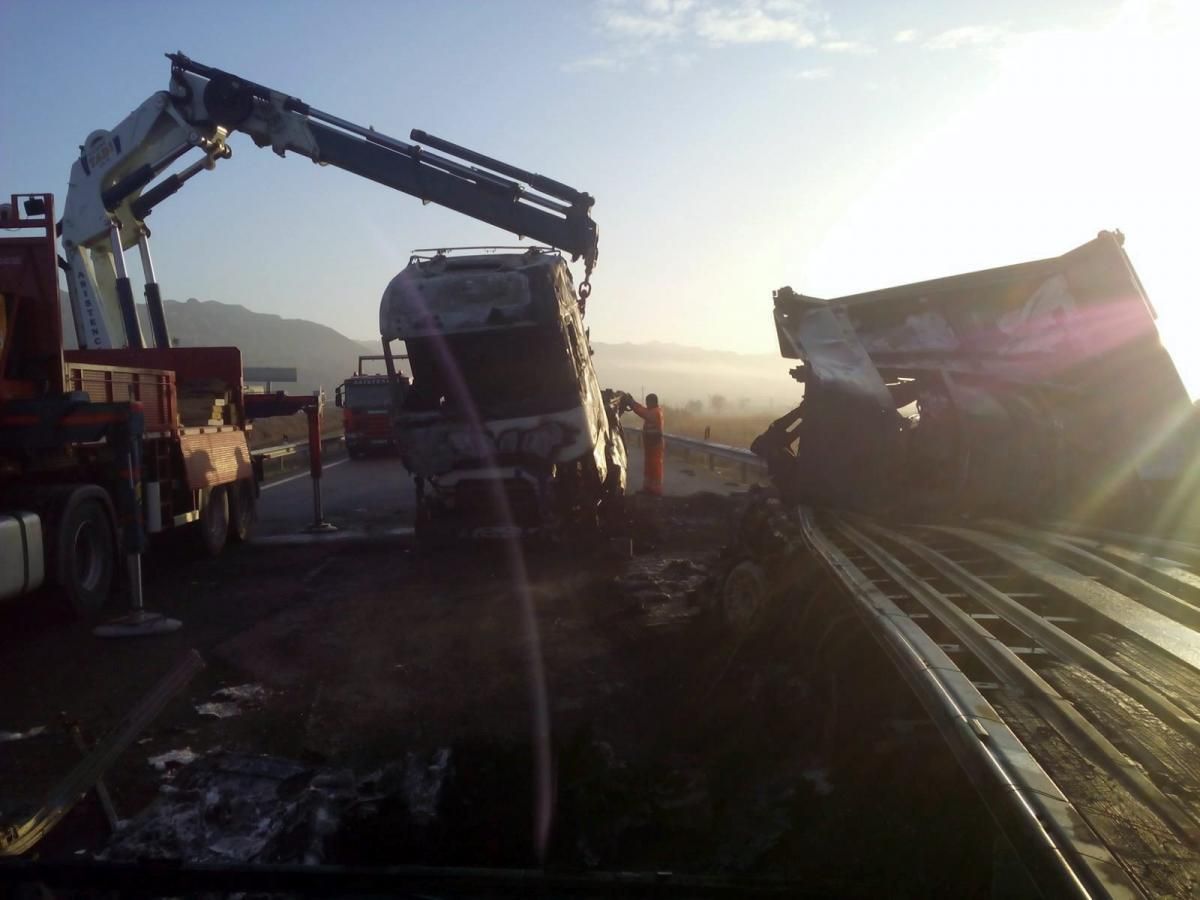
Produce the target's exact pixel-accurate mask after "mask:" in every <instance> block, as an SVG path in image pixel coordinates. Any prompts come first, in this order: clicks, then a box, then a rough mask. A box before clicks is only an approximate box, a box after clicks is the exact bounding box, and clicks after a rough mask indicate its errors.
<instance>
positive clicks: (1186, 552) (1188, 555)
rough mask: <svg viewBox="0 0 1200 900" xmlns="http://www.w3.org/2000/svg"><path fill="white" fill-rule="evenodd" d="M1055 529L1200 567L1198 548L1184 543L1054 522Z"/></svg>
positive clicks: (1199, 549) (1199, 547)
mask: <svg viewBox="0 0 1200 900" xmlns="http://www.w3.org/2000/svg"><path fill="white" fill-rule="evenodd" d="M1054 525H1055V527H1056V528H1057V529H1059V530H1061V531H1063V532H1066V533H1068V534H1075V535H1078V536H1080V537H1084V538H1092V539H1093V540H1103V541H1111V542H1113V543H1114V544H1117V545H1119V546H1124V547H1129V548H1139V549H1140V550H1141V551H1142V552H1151V551H1153V553H1154V555H1155V556H1165V557H1174V558H1177V559H1178V560H1179V561H1180V562H1186V563H1190V564H1191V565H1200V546H1198V545H1196V544H1189V543H1186V542H1185V541H1175V540H1170V539H1168V538H1157V537H1153V536H1147V535H1141V534H1130V533H1129V532H1127V531H1114V530H1112V529H1109V528H1091V527H1088V526H1084V525H1078V524H1076V523H1074V522H1056V523H1054Z"/></svg>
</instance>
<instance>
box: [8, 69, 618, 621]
mask: <svg viewBox="0 0 1200 900" xmlns="http://www.w3.org/2000/svg"><path fill="white" fill-rule="evenodd" d="M168 58H169V59H170V61H171V74H170V81H169V85H168V89H167V90H165V91H159V92H156V93H155V94H153V95H152V96H151V97H150V98H149V99H147V100H146V101H145V102H144V103H142V104H141V105H140V106H139V107H138V108H137V109H135V110H134V111H133V112H132V113H130V114H129V115H128V116H127V117H126V118H125V119H124V120H122V121H121V122H120V123H119V124H118V125H117V126H116V127H115V128H113V129H111V130H98V131H94V132H92V133H91V134H89V135H88V137H87V139H86V141H85V142H84V144H83V145H82V147H81V148H80V154H79V158H78V159H77V160H76V161H75V163H74V165H73V167H72V169H71V178H70V184H69V188H68V191H67V196H66V202H65V205H64V213H63V218H62V221H61V222H58V223H57V225H56V224H55V221H54V202H53V197H52V196H50V195H48V194H21V195H13V197H12V202H11V203H10V204H8V205H7V206H6V208H5V209H4V210H3V221H0V601H2V600H6V599H8V598H11V597H14V596H19V595H22V594H25V593H29V592H31V591H34V590H36V589H38V588H39V587H40V586H42V585H43V584H46V585H52V586H55V587H57V588H58V589H59V590H60V591H61V592H62V593H63V594H65V596H66V598H67V599H68V600H69V601H70V603H71V605H72V606H73V608H74V609H75V610H77V611H78V612H80V613H85V614H86V613H93V612H95V611H97V610H99V609H100V608H101V607H103V606H104V605H105V604H106V603H107V602H108V601H109V600H110V598H111V596H112V595H113V594H114V592H115V590H116V588H117V586H118V585H119V584H120V583H121V582H122V580H123V578H124V580H125V581H126V583H127V587H129V589H130V591H131V593H133V594H134V596H137V591H138V590H140V585H135V584H134V583H133V582H135V581H136V579H137V577H138V575H137V573H138V572H139V571H140V569H139V568H138V566H136V565H134V564H133V562H134V561H136V560H138V559H140V556H139V554H140V553H141V551H142V550H143V548H144V546H145V543H146V534H147V532H151V533H152V532H155V531H158V530H163V529H166V528H169V527H172V526H174V525H184V524H190V523H193V522H199V523H200V525H199V526H198V527H199V528H200V532H201V536H202V537H203V538H204V542H205V544H206V545H207V546H208V547H209V548H210V549H214V550H215V549H219V547H220V545H222V544H223V543H224V541H225V539H226V538H227V537H230V536H232V537H239V536H243V535H244V533H245V530H246V528H248V526H249V521H250V519H251V518H252V515H253V499H254V496H255V493H256V478H255V472H254V466H253V461H252V459H251V456H250V453H249V449H248V445H247V441H246V430H247V423H248V421H249V419H250V418H252V417H253V415H254V411H253V410H252V409H248V408H247V405H246V404H247V403H252V402H253V398H252V399H251V400H247V397H246V395H245V394H244V393H243V391H242V370H241V357H240V354H239V352H238V350H237V349H236V348H232V347H207V348H181V347H175V346H172V342H171V337H170V331H169V329H168V323H167V321H166V315H165V311H164V307H163V302H162V294H161V290H160V287H159V282H158V278H157V274H156V272H155V269H154V265H153V261H152V257H151V253H150V242H149V238H150V230H149V228H148V227H147V226H146V219H147V217H148V216H149V215H150V214H151V213H152V212H153V210H154V209H155V207H157V206H158V204H160V203H162V202H163V201H164V200H166V199H167V198H168V197H170V196H172V195H173V194H175V193H176V192H177V191H179V189H180V188H182V187H183V185H184V184H186V183H187V182H188V181H190V180H191V179H193V178H195V177H196V176H197V175H199V174H201V173H203V172H206V171H209V170H212V169H213V168H214V167H215V166H216V164H217V163H218V162H219V161H221V160H225V159H228V158H229V157H230V156H232V152H233V150H232V147H231V146H230V143H229V138H230V136H231V135H232V134H233V133H234V132H241V133H243V134H246V135H248V136H249V137H250V138H251V140H252V141H253V143H254V145H256V146H258V147H261V148H270V149H271V150H272V151H274V152H275V153H276V154H278V155H279V156H284V155H285V154H286V153H287V152H289V151H290V152H292V153H297V154H300V155H301V156H305V157H307V158H308V159H310V160H312V161H313V162H314V163H318V164H321V165H332V166H335V167H337V168H340V169H343V170H345V171H349V172H351V173H354V174H356V175H359V176H361V177H363V178H367V179H369V180H372V181H374V182H377V183H379V184H382V185H385V186H387V187H390V188H393V189H395V190H398V191H401V192H404V193H407V194H410V195H412V196H415V197H417V198H419V199H420V200H422V201H423V202H426V203H430V202H431V203H436V204H438V205H441V206H444V207H447V208H450V209H453V210H456V211H458V212H460V213H463V214H464V215H467V216H470V217H472V218H475V219H478V220H481V221H484V222H487V223H489V224H492V225H495V226H497V227H500V228H503V229H507V230H509V231H511V232H514V233H516V234H518V235H520V236H524V237H530V238H533V239H535V240H539V241H542V242H544V243H547V244H550V245H552V246H554V247H557V248H559V249H560V250H562V251H564V252H566V253H569V254H570V255H571V256H572V257H573V258H575V259H579V258H582V259H583V261H584V265H585V267H586V274H587V276H590V273H591V271H592V269H593V267H594V265H595V263H596V257H597V246H598V238H597V229H596V225H595V222H593V221H592V218H591V215H590V209H591V206H592V203H593V201H592V198H591V197H590V196H589V195H588V194H586V193H584V192H582V191H578V190H576V189H574V188H571V187H569V186H567V185H565V184H562V183H561V182H558V181H555V180H553V179H550V178H545V177H543V176H541V175H537V174H534V173H531V172H527V171H525V170H522V169H518V168H516V167H514V166H510V165H508V164H506V163H503V162H500V161H499V160H495V159H492V158H490V157H486V156H483V155H481V154H478V153H475V152H474V151H470V150H467V149H466V148H462V147H457V146H456V145H453V144H449V143H448V142H445V141H442V140H441V139H439V138H435V137H432V136H430V135H426V134H424V132H419V131H414V132H413V134H412V138H413V140H414V141H415V140H422V141H423V142H424V143H425V144H427V145H429V146H437V147H440V148H443V149H448V150H449V151H450V152H451V153H453V154H454V155H455V156H457V157H458V159H453V158H451V157H450V156H447V155H443V154H440V153H434V152H431V151H430V150H429V149H428V148H427V147H424V146H421V145H419V144H416V143H409V142H405V141H401V140H398V139H396V138H392V137H389V136H388V135H386V134H383V133H382V132H379V131H376V130H375V129H373V128H369V127H364V126H360V125H356V124H354V123H352V122H349V121H347V120H345V119H342V118H339V117H337V116H334V115H332V114H330V113H327V112H323V111H321V110H319V109H317V108H315V107H312V106H310V105H309V104H307V103H305V102H304V101H302V100H300V99H299V98H298V97H294V96H291V95H288V94H284V93H281V92H279V91H276V90H273V89H271V88H268V87H265V86H263V85H261V84H258V83H256V82H253V81H250V80H247V79H245V78H242V77H240V76H237V75H233V74H231V73H229V72H225V71H222V70H220V69H216V68H213V67H211V66H206V65H203V64H201V63H199V62H196V61H194V60H191V59H189V58H188V57H186V56H184V55H183V54H181V53H175V54H168ZM188 154H193V155H196V154H198V157H199V158H197V159H195V160H194V161H192V162H190V164H188V165H186V166H184V167H183V168H178V166H177V164H179V163H180V161H181V160H184V158H185V157H186V156H187V155H188ZM460 160H466V162H465V163H464V162H462V161H460ZM56 232H57V235H58V237H59V238H60V249H61V255H60V254H59V253H58V252H57V250H58V249H59V248H56V241H55V237H56ZM134 247H136V248H137V249H138V253H139V256H140V261H141V266H142V270H143V273H144V276H145V300H146V312H147V314H148V315H147V318H148V321H149V329H148V330H149V340H147V336H146V335H145V334H144V333H143V329H142V323H141V319H140V316H139V312H138V307H137V305H136V304H135V300H134V296H133V289H132V283H131V280H130V277H129V272H128V269H127V267H126V263H125V253H126V252H127V251H130V250H132V249H133V248H134ZM60 268H61V269H62V270H63V272H64V273H65V280H66V283H67V290H68V293H69V297H70V308H71V314H72V317H73V320H74V325H75V333H76V337H77V341H78V349H70V350H68V349H65V348H64V347H63V328H62V320H61V316H60V312H59V299H58V294H59V292H58V270H59V269H60ZM589 289H590V285H589V281H588V278H587V277H585V279H584V282H583V284H582V285H581V288H580V295H581V299H584V298H586V294H587V292H588V290H589ZM384 352H385V355H386V356H388V358H389V375H395V372H394V371H393V370H392V368H391V366H392V363H391V362H390V360H391V353H390V351H389V349H388V347H387V342H386V340H385V343H384ZM269 399H270V400H272V401H273V400H274V399H275V398H269ZM189 417H192V418H190V419H189ZM122 556H125V557H127V558H128V559H129V560H130V562H131V564H130V566H129V569H128V571H129V574H128V576H122V574H121V571H120V559H121V557H122Z"/></svg>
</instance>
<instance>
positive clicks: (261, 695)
mask: <svg viewBox="0 0 1200 900" xmlns="http://www.w3.org/2000/svg"><path fill="white" fill-rule="evenodd" d="M213 697H214V698H215V699H213V700H210V701H208V702H207V703H197V704H196V707H195V709H196V713H197V714H198V715H201V716H211V717H212V718H215V719H228V718H232V717H233V716H240V715H241V714H242V713H243V712H245V711H246V710H247V709H251V708H256V707H261V706H262V704H263V702H264V701H265V700H266V699H267V689H266V688H264V687H263V686H262V685H261V684H239V685H234V686H232V687H223V688H220V689H219V690H216V691H213Z"/></svg>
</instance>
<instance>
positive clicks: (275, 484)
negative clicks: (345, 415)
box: [259, 456, 350, 491]
mask: <svg viewBox="0 0 1200 900" xmlns="http://www.w3.org/2000/svg"><path fill="white" fill-rule="evenodd" d="M349 461H350V457H348V456H347V457H346V458H345V459H339V460H338V461H337V462H331V463H329V464H328V465H327V466H325V468H326V469H332V468H333V467H334V466H340V465H341V464H342V463H344V462H349ZM308 477H309V473H308V472H301V473H300V474H299V475H289V476H288V477H287V478H281V479H280V480H279V481H272V482H271V483H270V484H264V485H260V486H259V490H260V491H269V490H270V489H271V488H274V487H279V486H280V485H281V484H287V483H288V482H289V481H295V480H296V479H297V478H308Z"/></svg>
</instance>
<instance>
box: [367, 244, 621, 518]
mask: <svg viewBox="0 0 1200 900" xmlns="http://www.w3.org/2000/svg"><path fill="white" fill-rule="evenodd" d="M469 249H470V250H471V251H474V252H470V253H467V254H462V255H459V254H456V253H453V252H448V251H439V252H436V253H433V254H432V255H420V252H418V253H417V254H415V255H414V256H413V258H412V259H411V260H410V262H409V265H408V266H407V267H406V268H405V269H404V270H403V271H402V272H400V274H398V275H397V276H396V277H395V278H394V279H392V282H391V283H390V284H389V285H388V287H387V290H386V291H385V292H384V296H383V301H382V304H381V306H380V332H381V335H382V337H383V340H384V343H385V345H386V344H387V343H388V342H390V341H391V340H396V339H398V340H402V341H404V344H405V347H406V349H407V354H408V362H409V367H410V370H411V374H412V382H411V385H410V387H409V390H408V391H407V393H406V394H405V396H404V398H403V401H402V402H400V403H398V404H397V405H396V406H395V407H394V409H393V427H394V432H395V437H396V442H397V445H398V446H399V448H400V453H401V457H402V459H403V461H404V464H405V466H406V467H407V468H408V470H409V471H410V472H411V473H412V474H413V476H414V477H415V479H416V483H417V492H418V514H417V526H418V532H419V533H422V532H429V531H431V530H432V531H436V532H437V533H438V534H441V535H444V534H446V533H448V532H452V533H455V534H462V533H467V534H472V535H475V536H498V535H500V534H503V533H508V532H512V531H518V532H522V533H524V532H529V531H532V530H537V529H541V528H545V527H547V526H551V525H553V524H554V523H556V522H558V521H562V520H567V519H572V518H583V519H590V518H593V517H595V516H597V515H599V514H600V513H601V512H602V511H603V509H604V507H606V506H611V505H612V504H614V503H617V502H619V498H620V497H621V496H623V494H624V489H625V469H626V458H625V448H624V443H623V441H622V439H621V435H620V432H619V425H618V423H617V420H616V416H615V414H614V410H613V409H612V408H611V407H610V405H609V404H607V403H606V402H605V399H604V397H603V396H602V393H601V391H600V387H599V383H598V382H597V380H596V374H595V370H594V369H593V366H592V360H591V350H590V347H589V346H588V340H587V334H586V332H585V331H584V329H583V321H582V317H581V313H580V309H579V304H578V302H577V300H576V295H575V289H574V285H573V283H572V280H571V273H570V270H569V269H568V267H567V264H566V262H565V260H563V258H562V257H561V256H560V255H559V254H558V253H557V252H554V251H550V250H545V249H542V248H534V249H531V250H527V251H524V252H503V251H499V250H497V251H496V252H477V251H478V250H479V248H469Z"/></svg>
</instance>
